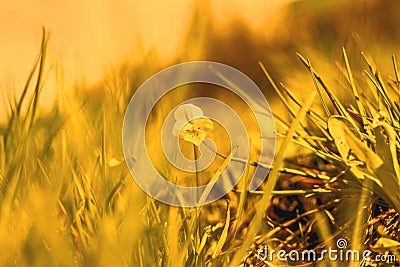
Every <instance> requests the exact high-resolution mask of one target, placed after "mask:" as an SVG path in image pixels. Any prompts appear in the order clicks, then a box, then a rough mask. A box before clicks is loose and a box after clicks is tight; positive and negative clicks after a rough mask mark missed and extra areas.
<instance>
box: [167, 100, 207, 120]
mask: <svg viewBox="0 0 400 267" xmlns="http://www.w3.org/2000/svg"><path fill="white" fill-rule="evenodd" d="M200 116H203V111H202V110H201V108H199V107H198V106H195V105H193V104H184V105H181V106H179V107H177V108H176V110H175V113H174V117H175V119H176V120H177V121H178V120H182V121H188V120H191V119H193V118H195V117H200Z"/></svg>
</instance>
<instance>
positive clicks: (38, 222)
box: [0, 32, 400, 266]
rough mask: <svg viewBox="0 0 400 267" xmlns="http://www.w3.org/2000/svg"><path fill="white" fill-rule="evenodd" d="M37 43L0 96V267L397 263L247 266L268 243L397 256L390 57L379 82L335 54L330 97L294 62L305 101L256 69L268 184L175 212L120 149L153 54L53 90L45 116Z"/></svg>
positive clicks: (368, 61) (373, 73)
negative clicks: (3, 108)
mask: <svg viewBox="0 0 400 267" xmlns="http://www.w3.org/2000/svg"><path fill="white" fill-rule="evenodd" d="M47 43H48V37H47V35H46V33H45V32H44V33H43V42H42V44H41V49H40V55H39V57H38V61H37V63H36V64H35V66H34V68H33V70H32V73H31V75H30V76H29V77H28V79H27V82H26V87H25V88H24V90H23V93H22V94H21V95H20V96H18V97H17V98H14V99H9V102H8V105H9V111H10V112H9V114H8V119H7V121H6V122H5V123H3V124H1V125H0V212H1V215H0V250H1V253H0V266H282V265H283V266H286V265H301V266H398V261H396V262H391V263H388V262H383V263H382V262H377V261H372V262H369V263H368V262H366V261H363V260H360V261H359V262H348V261H334V260H329V259H328V258H326V259H324V260H322V261H316V262H313V261H311V262H307V261H300V262H299V261H291V260H290V259H288V261H287V262H282V261H279V260H278V259H277V258H274V259H271V260H266V261H262V260H260V259H258V258H257V252H259V251H260V249H262V248H263V247H264V246H265V245H268V248H269V249H275V250H276V251H278V250H280V249H284V250H286V251H289V250H297V251H301V250H306V249H314V250H315V251H317V252H318V253H321V252H322V251H323V250H324V249H327V248H328V247H331V248H334V249H336V248H337V243H336V242H337V240H338V239H340V238H342V239H345V240H346V241H347V242H348V244H347V247H348V248H351V249H357V250H360V251H363V250H365V249H369V250H371V252H372V256H373V257H375V256H376V255H386V256H388V255H394V256H396V257H397V259H400V255H399V252H400V251H399V248H400V234H399V233H400V220H399V215H398V212H400V199H399V195H400V184H399V180H400V173H399V172H400V171H399V165H398V164H399V163H398V154H399V149H400V142H399V141H400V135H399V129H400V123H399V119H400V106H399V98H400V90H399V86H400V83H399V73H398V69H397V64H398V61H397V59H396V57H395V56H393V58H392V64H391V66H390V67H391V70H392V72H391V73H382V74H381V73H380V72H379V68H378V67H377V66H376V65H375V63H374V62H373V59H372V58H370V57H369V56H368V55H367V54H363V58H364V63H363V64H364V65H361V66H358V65H357V66H353V65H351V63H350V62H351V61H350V60H349V58H350V57H351V56H352V55H347V53H346V50H345V49H343V51H342V52H343V54H342V58H340V59H337V60H338V61H340V62H342V64H339V66H337V67H335V66H334V67H332V69H333V68H336V69H338V70H339V71H338V72H339V73H340V75H341V77H342V78H341V80H340V81H339V84H340V85H341V93H340V97H339V96H337V92H336V90H333V89H331V87H330V85H329V84H327V83H326V82H325V79H324V76H328V75H329V73H318V70H316V69H314V67H313V65H311V64H312V62H311V61H310V60H308V59H307V58H306V57H303V56H302V55H300V54H298V55H297V57H298V58H299V59H300V62H301V63H302V64H303V65H304V67H305V68H304V69H301V70H299V72H307V71H308V72H309V76H308V78H309V80H310V82H311V83H312V84H314V86H315V87H314V88H312V90H313V93H310V97H308V98H306V99H304V97H300V95H301V94H302V93H301V92H302V91H301V90H302V89H301V88H288V86H287V85H285V84H284V83H282V84H280V85H279V86H278V85H277V84H276V81H275V80H274V77H271V75H270V73H269V72H268V70H267V68H266V66H264V64H263V63H259V66H258V67H259V68H260V69H261V70H262V71H263V72H264V75H265V80H266V81H268V82H269V84H270V86H271V87H272V88H273V89H274V90H275V94H276V95H277V96H278V98H277V100H276V101H280V102H281V104H280V105H281V106H282V107H284V108H285V109H286V110H285V111H283V110H281V109H278V110H277V111H275V112H274V113H275V114H274V116H275V123H276V125H277V139H278V147H277V152H276V155H275V160H274V163H273V165H272V168H271V171H270V173H269V175H268V178H267V179H266V181H265V183H264V184H263V185H262V186H261V187H260V188H259V189H258V190H255V191H248V190H247V187H246V185H247V184H246V183H247V182H248V181H246V175H244V179H242V181H241V182H240V183H239V184H238V185H237V186H236V187H235V189H234V190H232V191H231V192H229V193H228V194H227V195H226V196H225V197H224V198H223V199H221V200H218V201H216V202H213V203H211V204H208V205H205V206H202V207H199V208H181V207H173V206H168V205H166V204H163V203H160V202H158V201H156V200H154V199H153V198H152V197H149V196H147V195H146V194H145V193H144V192H143V191H142V190H141V189H140V188H139V186H138V185H137V184H136V183H135V181H134V180H133V179H132V177H131V174H130V173H129V171H128V169H127V167H126V164H125V162H124V161H125V160H124V157H123V151H122V135H121V132H122V123H123V119H124V114H125V109H126V107H127V105H128V102H129V99H130V97H131V96H132V94H133V91H132V88H137V87H138V86H139V85H140V83H141V82H142V81H143V80H144V79H146V78H148V77H149V76H150V75H152V74H153V73H154V72H155V71H156V70H158V68H159V66H158V65H157V59H156V57H155V56H154V58H152V60H149V57H150V56H149V55H146V56H143V59H141V58H140V59H138V60H137V62H136V63H135V64H136V65H135V66H134V67H132V68H131V69H129V70H128V69H127V68H124V67H121V68H120V69H115V70H114V71H113V72H112V73H110V74H109V77H104V82H103V85H102V89H101V91H100V92H99V91H93V90H92V91H91V90H84V89H85V88H79V86H77V88H73V89H71V88H68V89H65V88H63V87H60V88H56V90H57V100H56V103H55V104H54V107H53V109H52V110H51V111H50V112H48V113H44V112H40V108H39V99H40V97H41V88H42V86H43V83H45V82H46V80H45V79H44V77H43V75H44V73H45V70H46V47H47ZM293 57H296V55H293ZM348 57H349V58H348ZM255 64H257V63H256V62H255ZM332 65H334V63H333V64H332ZM355 69H356V70H355ZM364 69H365V70H364ZM386 69H389V68H388V67H387V66H385V70H386ZM132 75H133V76H134V77H133V78H132ZM300 84H302V83H300ZM299 87H300V86H299ZM309 91H310V92H311V88H310V89H309ZM293 150H296V151H300V152H299V153H297V154H296V153H292V151H293ZM288 155H290V157H289V156H288ZM225 156H228V155H225ZM222 162H223V163H222V164H221V166H222V165H223V164H224V161H222ZM252 167H254V163H252V162H249V163H248V169H249V170H250V169H251V168H252ZM259 255H261V254H259ZM357 264H358V265H357Z"/></svg>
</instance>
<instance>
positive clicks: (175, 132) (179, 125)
mask: <svg viewBox="0 0 400 267" xmlns="http://www.w3.org/2000/svg"><path fill="white" fill-rule="evenodd" d="M185 124H187V121H183V120H177V121H175V123H174V127H173V128H172V134H173V135H175V136H178V135H180V133H181V130H182V129H183V127H184V126H185Z"/></svg>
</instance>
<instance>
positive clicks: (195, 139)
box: [183, 130, 207, 146]
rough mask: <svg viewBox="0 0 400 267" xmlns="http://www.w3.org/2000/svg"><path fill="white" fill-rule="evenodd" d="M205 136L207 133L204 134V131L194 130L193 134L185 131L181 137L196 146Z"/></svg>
mask: <svg viewBox="0 0 400 267" xmlns="http://www.w3.org/2000/svg"><path fill="white" fill-rule="evenodd" d="M206 136H207V134H206V132H205V131H201V130H199V131H196V133H195V134H193V133H187V134H186V135H185V136H184V137H183V139H184V140H185V141H188V142H190V143H192V144H194V145H196V146H199V145H200V143H201V142H202V141H203V140H204V139H205V138H206Z"/></svg>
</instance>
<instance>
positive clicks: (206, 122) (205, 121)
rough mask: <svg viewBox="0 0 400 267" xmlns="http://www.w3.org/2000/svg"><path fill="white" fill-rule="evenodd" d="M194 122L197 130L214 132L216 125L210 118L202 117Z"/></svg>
mask: <svg viewBox="0 0 400 267" xmlns="http://www.w3.org/2000/svg"><path fill="white" fill-rule="evenodd" d="M192 122H193V123H194V127H195V129H196V127H197V128H198V127H200V129H201V130H203V131H210V130H214V123H213V122H212V120H210V119H209V118H206V117H200V118H196V119H194V120H192Z"/></svg>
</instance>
